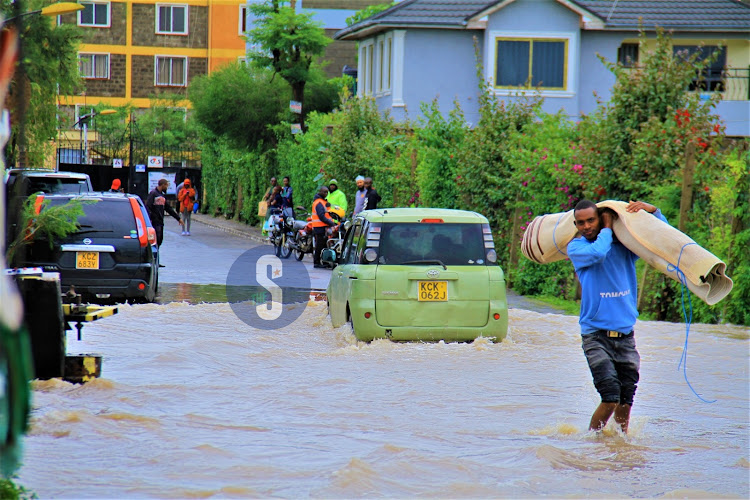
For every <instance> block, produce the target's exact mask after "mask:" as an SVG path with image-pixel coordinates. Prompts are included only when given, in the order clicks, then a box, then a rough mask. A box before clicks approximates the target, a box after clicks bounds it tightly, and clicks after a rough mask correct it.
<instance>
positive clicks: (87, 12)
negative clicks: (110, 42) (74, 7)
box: [78, 2, 109, 27]
mask: <svg viewBox="0 0 750 500" xmlns="http://www.w3.org/2000/svg"><path fill="white" fill-rule="evenodd" d="M80 3H81V5H82V6H83V10H79V11H78V25H79V26H99V27H109V2H80Z"/></svg>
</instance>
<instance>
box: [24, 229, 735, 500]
mask: <svg viewBox="0 0 750 500" xmlns="http://www.w3.org/2000/svg"><path fill="white" fill-rule="evenodd" d="M168 238H172V239H171V240H169V239H167V245H168V246H167V247H166V250H167V252H166V254H167V255H169V253H170V252H171V253H172V256H171V257H169V258H172V259H178V258H179V256H180V255H181V254H180V252H181V251H182V250H181V247H180V246H179V245H188V246H189V247H190V248H188V249H187V250H185V255H187V254H188V253H191V254H192V253H195V254H196V258H199V257H200V251H201V249H200V245H201V242H200V240H199V239H197V238H196V239H194V240H189V241H188V240H187V239H186V240H185V241H184V242H182V241H179V237H177V238H175V237H174V236H173V235H172V236H168ZM238 248H239V245H238ZM221 251H226V252H230V253H232V252H233V253H237V254H239V253H238V249H237V248H226V249H225V250H221V249H219V253H220V252H221ZM179 264H180V263H179V262H174V263H173V262H170V261H167V266H168V267H167V268H166V269H167V270H169V269H170V267H171V269H172V270H173V271H172V272H174V273H175V274H177V270H176V268H177V266H178V265H179ZM230 264H231V262H230ZM184 265H185V267H186V268H188V269H190V266H191V265H190V263H187V264H184ZM210 266H215V267H217V269H218V268H219V267H221V268H222V269H223V268H224V267H226V268H227V269H228V267H229V265H224V264H223V263H217V262H212V263H211V264H210ZM163 276H169V274H166V273H165V274H164V275H163ZM168 281H170V280H165V283H167V282H168ZM171 281H172V283H171V284H168V283H167V285H165V296H166V295H169V293H172V294H173V296H172V298H166V299H165V300H164V302H166V303H164V304H149V305H135V306H129V305H125V306H121V307H120V312H119V314H118V315H116V316H114V317H111V318H107V319H106V320H102V321H98V322H95V323H92V324H89V325H86V326H85V327H84V330H83V341H82V342H78V341H76V340H75V334H70V335H69V337H68V346H69V348H68V350H69V352H92V353H101V354H103V369H102V378H101V379H98V380H95V381H93V382H90V383H88V384H86V385H83V386H77V385H72V384H69V383H66V382H62V381H60V380H51V381H44V382H40V381H36V382H34V386H33V387H34V410H33V414H32V427H31V431H30V433H29V435H28V436H27V438H26V440H25V444H26V451H25V455H24V466H23V467H22V468H21V470H20V471H19V478H18V480H17V482H18V483H19V484H22V485H24V486H25V487H26V488H28V489H30V490H32V491H34V492H35V493H36V494H37V495H39V497H40V498H134V497H138V498H143V497H159V498H207V497H212V496H217V497H236V498H248V497H262V498H267V497H279V498H308V497H313V498H355V497H390V498H414V497H429V498H498V497H536V496H552V497H563V496H574V497H581V496H584V497H669V498H673V497H702V498H705V497H711V498H714V497H722V496H726V497H734V498H747V497H748V496H750V486H749V481H748V477H749V474H750V457H749V454H750V452H749V451H748V447H749V445H750V442H749V439H748V438H749V434H750V422H749V420H750V416H749V415H750V406H749V403H748V400H749V398H748V396H749V392H750V380H749V375H748V359H749V352H748V346H749V345H750V344H749V341H750V331H749V330H748V329H747V328H741V327H733V326H716V325H693V326H692V328H691V331H690V344H689V357H688V376H689V379H690V381H691V383H692V384H693V387H695V389H696V390H697V391H698V392H699V393H700V394H701V395H702V396H703V397H705V398H706V399H710V400H716V402H715V403H712V404H707V403H703V402H701V401H700V400H699V399H698V398H696V397H695V395H693V394H692V392H691V391H690V388H689V387H688V386H687V384H686V382H685V380H684V378H683V373H682V371H681V370H678V367H677V366H678V362H679V360H680V355H681V353H682V345H683V343H684V340H685V329H684V325H680V324H672V323H657V322H640V323H639V324H638V325H637V326H636V335H637V337H636V338H637V342H638V346H639V350H640V353H641V358H642V368H641V383H640V385H639V389H638V393H637V394H636V403H635V406H634V408H633V417H632V421H631V432H630V434H629V435H628V436H627V437H623V436H620V435H618V434H617V433H616V432H615V431H614V430H613V429H611V428H608V429H605V432H604V433H603V434H600V435H597V434H593V433H589V432H587V425H588V421H589V418H590V416H591V412H592V411H593V409H594V407H595V406H596V405H597V404H598V401H599V398H598V395H597V393H596V391H595V389H594V388H593V385H592V383H591V380H590V374H589V371H588V368H587V365H586V361H585V358H584V355H583V353H582V351H581V347H580V335H578V333H577V332H578V325H577V318H576V317H573V316H563V315H558V314H542V313H537V312H532V311H528V310H524V309H520V308H513V309H511V310H510V315H509V316H510V333H509V336H508V338H507V339H506V340H505V341H504V342H502V343H499V344H492V343H489V342H486V341H483V340H480V341H477V342H474V343H472V344H444V343H437V344H416V343H414V344H394V343H391V342H389V341H377V342H373V343H372V344H364V343H358V342H357V341H356V340H355V339H354V337H353V335H352V334H351V331H350V330H349V328H348V327H342V328H340V329H333V328H331V326H330V321H329V320H328V318H327V315H326V308H325V303H324V302H311V303H309V304H307V307H306V309H305V311H304V313H303V314H302V316H301V317H300V318H299V319H297V320H296V321H295V322H294V323H293V324H292V325H291V326H289V327H287V328H285V329H283V330H277V331H268V330H259V329H255V328H252V327H251V326H248V325H247V324H245V323H243V322H242V321H240V320H239V319H238V318H237V317H236V316H235V315H234V314H233V312H232V309H231V308H230V306H229V305H228V304H226V303H222V302H221V297H222V295H221V294H222V291H221V286H220V284H219V283H220V282H221V281H220V280H217V281H214V282H213V283H214V285H212V286H209V287H207V288H201V290H203V292H201V293H205V294H207V296H208V295H210V296H211V297H213V298H212V299H207V302H213V303H201V304H191V303H188V302H175V301H173V300H177V301H179V300H187V301H190V302H195V301H194V300H191V299H190V297H194V296H195V293H196V292H195V291H194V290H195V289H194V288H193V287H190V286H188V285H181V284H179V283H177V282H176V281H177V280H176V279H173V280H171ZM197 282H198V283H207V282H208V283H211V279H210V276H208V275H207V274H206V275H205V276H201V277H200V279H199V280H197ZM298 307H303V305H300V306H298Z"/></svg>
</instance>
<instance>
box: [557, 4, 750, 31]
mask: <svg viewBox="0 0 750 500" xmlns="http://www.w3.org/2000/svg"><path fill="white" fill-rule="evenodd" d="M570 1H571V2H572V3H575V4H578V5H580V6H581V7H583V8H585V9H587V10H589V11H591V12H594V13H596V14H597V15H598V17H600V18H601V19H603V20H604V23H605V27H606V28H612V29H623V28H627V29H629V28H632V29H638V23H639V22H640V19H641V18H642V19H643V21H642V22H643V26H644V27H647V28H649V27H654V26H661V27H662V28H665V29H674V30H694V29H696V30H711V31H738V30H739V31H747V32H750V5H748V4H746V3H743V2H740V1H739V0H619V1H613V0H570Z"/></svg>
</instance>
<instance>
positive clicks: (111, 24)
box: [59, 0, 247, 128]
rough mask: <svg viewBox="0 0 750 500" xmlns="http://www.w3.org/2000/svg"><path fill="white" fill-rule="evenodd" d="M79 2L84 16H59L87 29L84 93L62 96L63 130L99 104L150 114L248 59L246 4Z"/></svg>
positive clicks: (82, 53) (82, 57)
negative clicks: (195, 82)
mask: <svg viewBox="0 0 750 500" xmlns="http://www.w3.org/2000/svg"><path fill="white" fill-rule="evenodd" d="M79 3H80V4H81V5H83V6H84V9H83V10H81V11H79V12H77V13H74V14H66V15H62V16H60V17H59V22H60V23H74V24H77V25H78V26H81V27H82V28H84V30H85V35H84V41H83V43H82V44H81V46H80V49H79V68H80V72H81V76H82V78H83V83H84V91H83V93H81V94H79V95H67V96H60V99H59V114H60V116H61V121H62V127H63V128H65V127H66V125H65V124H66V123H67V124H68V125H72V124H74V123H76V122H77V121H78V120H79V118H80V117H81V116H83V115H85V114H86V113H89V112H90V110H91V108H92V107H93V106H97V105H99V104H106V105H109V106H124V105H127V104H132V105H134V106H135V107H136V108H148V107H150V106H151V104H152V100H153V98H154V97H155V96H159V95H160V94H164V93H169V94H177V95H183V96H187V87H188V85H189V84H190V82H191V80H192V79H194V78H195V77H197V76H199V75H204V74H206V73H209V72H210V71H213V70H215V69H217V68H219V67H221V66H222V65H224V64H228V63H231V62H237V61H238V60H239V59H242V58H244V56H245V39H244V31H245V29H246V19H247V5H246V3H247V2H246V0H177V1H175V0H162V1H154V0H125V1H117V0H112V1H105V0H83V1H81V2H79ZM183 104H184V106H185V107H186V108H187V107H189V104H188V102H187V100H185V101H184V103H183Z"/></svg>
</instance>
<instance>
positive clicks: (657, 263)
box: [521, 200, 733, 305]
mask: <svg viewBox="0 0 750 500" xmlns="http://www.w3.org/2000/svg"><path fill="white" fill-rule="evenodd" d="M597 206H598V207H607V208H611V209H612V210H614V211H615V212H616V213H617V219H615V222H614V224H613V225H612V230H613V232H614V233H615V236H616V237H617V239H618V240H619V241H620V242H621V243H622V244H623V245H625V247H626V248H628V249H629V250H630V251H631V252H633V253H634V254H636V255H637V256H638V257H640V258H642V259H643V260H645V261H646V262H647V263H648V264H649V265H651V266H652V267H653V268H655V269H656V270H658V271H659V272H661V273H662V274H664V275H666V276H669V277H670V278H672V279H673V280H675V281H678V282H679V281H680V272H682V273H683V275H684V276H685V284H686V285H687V287H688V289H689V290H690V291H691V292H693V293H694V294H695V295H696V296H698V297H699V298H700V299H701V300H703V301H704V302H705V303H706V304H708V305H714V304H716V303H718V302H719V301H720V300H721V299H723V298H724V297H726V296H727V295H728V294H729V292H730V291H731V290H732V286H733V283H732V280H731V279H730V278H729V276H727V275H726V274H725V271H726V267H727V266H726V264H725V263H724V262H722V261H721V260H720V259H719V258H718V257H716V256H715V255H714V254H712V253H711V252H709V251H708V250H706V249H704V248H703V247H701V246H700V245H698V244H697V243H696V242H695V241H693V240H692V239H691V238H690V237H688V236H687V235H686V234H684V233H683V232H681V231H679V230H678V229H676V228H674V227H672V226H670V225H669V224H667V223H665V222H663V221H661V220H659V219H657V218H656V217H654V216H653V215H651V214H650V213H648V212H646V211H645V210H639V211H638V212H635V213H630V212H628V211H626V210H625V207H627V206H628V204H627V203H626V202H624V201H613V200H607V201H602V202H599V203H597ZM574 221H575V219H574V217H573V210H569V211H567V212H562V213H556V214H547V215H540V216H537V217H535V218H534V220H532V221H531V223H530V224H529V225H528V227H527V228H526V232H525V233H524V235H523V239H522V241H521V251H522V252H523V254H524V255H525V256H526V257H527V258H529V259H531V260H533V261H534V262H538V263H540V264H546V263H548V262H555V261H558V260H563V259H567V258H568V253H567V247H568V243H570V241H571V240H572V239H573V238H575V237H576V236H577V235H578V230H577V229H576V227H575V224H574ZM678 261H679V268H678Z"/></svg>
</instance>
